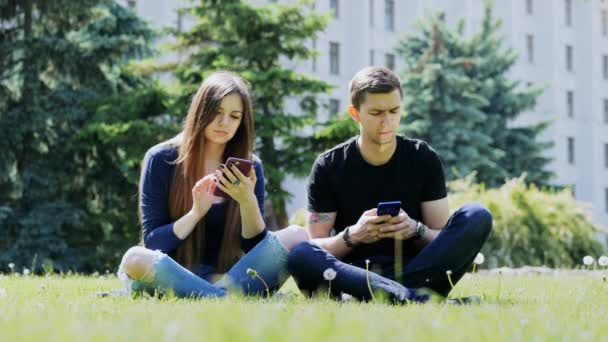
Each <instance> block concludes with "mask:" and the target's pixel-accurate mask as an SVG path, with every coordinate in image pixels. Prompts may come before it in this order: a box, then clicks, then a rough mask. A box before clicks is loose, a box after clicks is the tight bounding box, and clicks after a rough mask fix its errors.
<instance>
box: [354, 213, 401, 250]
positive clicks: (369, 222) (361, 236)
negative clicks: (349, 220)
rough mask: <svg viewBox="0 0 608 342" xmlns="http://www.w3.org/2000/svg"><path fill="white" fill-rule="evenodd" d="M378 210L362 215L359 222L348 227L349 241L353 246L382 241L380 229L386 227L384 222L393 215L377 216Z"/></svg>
mask: <svg viewBox="0 0 608 342" xmlns="http://www.w3.org/2000/svg"><path fill="white" fill-rule="evenodd" d="M376 211H377V209H375V208H374V209H370V210H367V211H366V212H364V213H363V215H361V217H360V218H359V221H357V223H355V224H354V225H352V226H350V227H348V228H347V229H348V235H349V239H350V241H351V242H352V244H353V245H358V244H362V243H374V242H376V241H378V240H380V237H379V234H380V228H381V227H382V226H383V225H384V223H383V222H385V221H387V220H389V219H390V218H391V215H388V214H387V215H383V216H377V215H376Z"/></svg>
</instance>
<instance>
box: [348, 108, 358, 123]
mask: <svg viewBox="0 0 608 342" xmlns="http://www.w3.org/2000/svg"><path fill="white" fill-rule="evenodd" d="M348 113H349V114H350V117H351V118H353V120H355V122H359V111H358V110H357V108H355V107H354V106H352V105H351V106H348Z"/></svg>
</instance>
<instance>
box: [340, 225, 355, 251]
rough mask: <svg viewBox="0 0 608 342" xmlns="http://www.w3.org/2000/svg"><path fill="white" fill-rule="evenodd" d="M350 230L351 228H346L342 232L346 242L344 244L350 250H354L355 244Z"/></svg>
mask: <svg viewBox="0 0 608 342" xmlns="http://www.w3.org/2000/svg"><path fill="white" fill-rule="evenodd" d="M349 229H350V227H346V229H344V231H343V232H342V240H344V244H345V245H346V246H347V247H348V248H354V247H355V243H354V242H353V240H352V237H351V235H350V232H349Z"/></svg>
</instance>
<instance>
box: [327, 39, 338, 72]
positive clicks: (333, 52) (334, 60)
mask: <svg viewBox="0 0 608 342" xmlns="http://www.w3.org/2000/svg"><path fill="white" fill-rule="evenodd" d="M329 73H330V74H331V75H338V74H339V73H340V44H339V43H334V42H330V43H329Z"/></svg>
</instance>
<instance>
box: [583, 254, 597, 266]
mask: <svg viewBox="0 0 608 342" xmlns="http://www.w3.org/2000/svg"><path fill="white" fill-rule="evenodd" d="M594 262H595V260H594V259H593V257H592V256H591V255H587V256H585V257H584V258H583V264H585V266H589V265H593V263H594Z"/></svg>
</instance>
